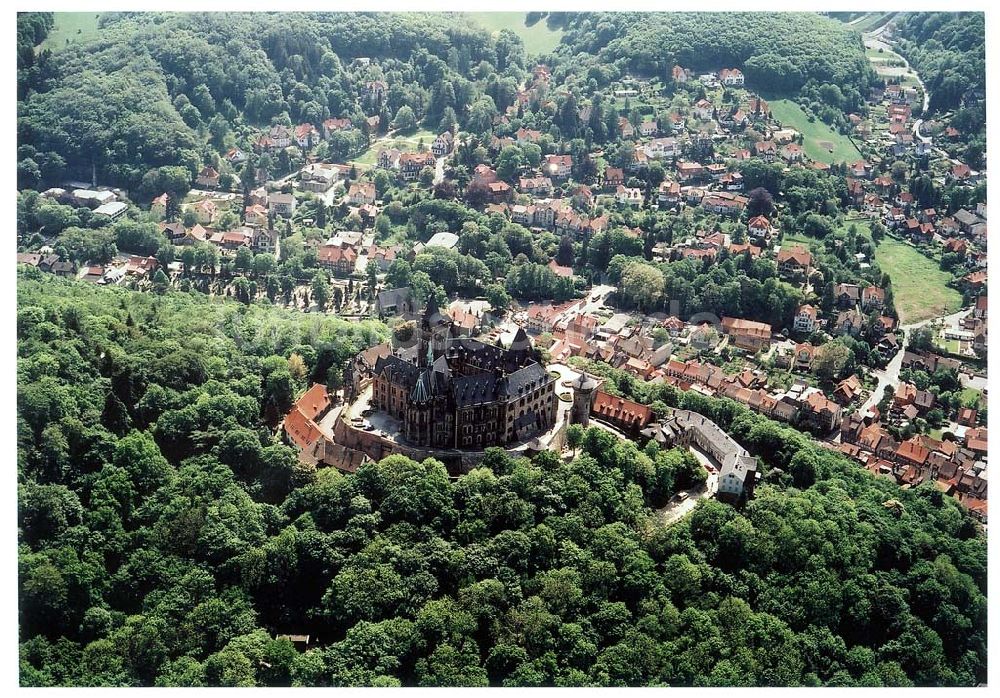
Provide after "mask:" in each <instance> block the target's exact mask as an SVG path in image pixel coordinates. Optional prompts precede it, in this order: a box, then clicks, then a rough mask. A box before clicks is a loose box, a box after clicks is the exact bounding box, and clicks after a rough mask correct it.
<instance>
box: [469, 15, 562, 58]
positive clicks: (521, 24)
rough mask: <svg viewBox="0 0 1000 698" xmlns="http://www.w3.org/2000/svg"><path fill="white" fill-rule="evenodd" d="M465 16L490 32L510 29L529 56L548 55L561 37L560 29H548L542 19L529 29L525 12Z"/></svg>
mask: <svg viewBox="0 0 1000 698" xmlns="http://www.w3.org/2000/svg"><path fill="white" fill-rule="evenodd" d="M465 16H466V17H468V18H469V19H471V20H472V21H473V22H475V23H476V24H478V25H480V26H481V27H483V28H484V29H488V30H490V31H491V32H498V31H500V30H501V29H510V30H511V31H512V32H514V33H515V34H517V35H518V36H519V37H521V41H523V42H524V50H525V52H526V53H527V54H528V55H529V56H530V55H537V54H540V53H550V52H551V51H552V50H553V49H555V47H556V46H558V45H559V41H560V40H561V39H562V35H563V30H562V29H557V30H556V31H552V30H551V29H549V28H548V26H547V25H546V23H545V18H544V17H543V18H542V19H540V20H538V21H537V22H535V23H534V24H533V25H531V26H530V27H529V26H528V25H527V24H525V20H526V18H527V16H528V13H527V12H466V13H465Z"/></svg>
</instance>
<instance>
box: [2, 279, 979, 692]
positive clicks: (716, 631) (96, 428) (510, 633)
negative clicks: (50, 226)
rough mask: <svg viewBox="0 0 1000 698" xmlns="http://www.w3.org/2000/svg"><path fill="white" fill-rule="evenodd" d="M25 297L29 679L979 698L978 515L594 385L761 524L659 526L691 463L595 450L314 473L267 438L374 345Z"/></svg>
mask: <svg viewBox="0 0 1000 698" xmlns="http://www.w3.org/2000/svg"><path fill="white" fill-rule="evenodd" d="M18 282H19V283H18V314H17V329H18V336H19V342H18V357H19V360H18V502H19V518H18V539H19V543H20V548H19V591H20V640H21V644H20V666H21V682H22V684H24V685H81V684H84V685H161V686H167V685H205V684H208V685H231V686H251V685H261V686H263V685H288V684H297V685H372V684H374V685H398V684H404V685H412V684H418V685H419V684H423V685H486V684H490V685H551V684H557V685H586V684H597V685H645V684H655V685H664V684H670V685H735V684H743V685H799V684H806V685H818V684H830V685H909V684H911V683H913V684H955V685H969V684H973V683H976V682H979V681H983V680H985V662H986V649H985V643H986V598H985V589H986V545H985V539H984V537H983V536H982V535H981V534H979V533H978V531H977V527H976V525H975V524H974V523H973V521H972V520H971V519H970V518H969V516H968V515H966V514H964V513H963V512H962V510H961V509H960V508H959V507H958V506H957V505H956V504H955V503H954V502H953V501H952V500H950V499H948V498H945V497H943V496H942V495H941V494H940V493H939V492H938V491H937V490H935V489H934V488H933V487H923V486H922V487H918V488H916V489H915V490H911V491H903V490H900V489H899V488H898V487H897V486H896V485H895V484H893V483H891V482H889V481H887V480H879V479H875V478H873V477H872V476H870V475H869V474H867V473H865V472H863V471H861V470H860V469H859V468H858V467H857V466H856V465H854V464H852V463H851V462H849V461H847V460H846V459H845V458H843V457H842V456H840V455H839V454H836V453H834V452H832V451H828V450H825V449H821V448H819V447H818V446H817V445H816V444H815V443H814V442H812V441H811V440H809V439H808V438H807V437H805V436H804V435H802V434H800V433H798V432H796V431H794V430H792V429H787V428H784V427H781V426H779V425H778V424H777V423H774V422H771V421H769V420H767V419H765V418H763V417H761V416H760V415H757V414H754V413H751V412H749V411H747V410H746V409H745V408H743V407H741V406H738V405H736V404H735V403H733V402H730V401H728V400H714V399H708V398H702V397H699V396H696V395H694V394H685V393H678V392H677V391H676V390H674V389H672V388H668V387H665V386H649V385H646V384H643V383H639V382H637V381H636V380H635V379H634V378H633V377H631V376H627V374H623V373H621V372H616V371H614V370H612V369H602V370H605V372H606V373H607V374H608V375H609V377H610V378H611V380H610V381H609V388H610V389H612V390H616V391H620V392H623V393H626V394H631V395H634V396H635V397H638V398H640V399H642V400H643V401H645V402H654V404H655V405H656V409H658V410H661V409H663V407H664V406H665V405H677V404H683V405H684V406H686V407H689V408H692V409H696V410H699V411H701V412H703V413H705V414H708V415H710V416H711V417H712V418H713V419H715V420H716V421H718V422H719V423H720V424H721V425H722V426H723V427H724V428H726V429H727V430H728V431H730V432H731V433H733V434H734V436H735V437H736V438H738V439H739V440H740V441H741V442H742V443H744V444H745V445H746V446H747V448H748V449H750V450H751V451H752V452H753V453H755V454H759V455H760V456H761V457H762V458H763V460H764V463H763V465H762V468H763V470H764V471H765V482H764V484H763V485H762V486H761V487H760V488H758V492H757V497H756V498H755V500H754V501H753V502H752V503H751V504H749V505H748V506H747V507H746V508H745V509H744V510H742V511H737V510H736V509H733V508H731V507H728V506H726V505H723V504H719V503H716V502H707V501H706V502H703V503H701V504H699V506H698V508H697V509H696V510H695V512H694V513H693V514H692V515H691V516H689V517H687V518H686V519H684V520H682V521H681V522H680V523H678V524H676V525H674V526H671V527H669V528H665V527H662V526H661V525H659V524H658V523H657V519H656V517H655V516H654V515H653V512H652V509H651V508H652V507H656V506H659V505H661V504H662V502H663V501H664V499H665V498H666V497H668V496H669V495H670V493H671V492H672V491H674V490H675V489H676V488H677V487H680V486H684V484H685V483H687V482H690V481H691V479H692V478H694V477H697V473H698V472H700V469H699V467H698V466H697V464H696V463H695V462H694V461H693V459H692V458H691V457H690V455H686V454H684V453H683V452H681V451H678V450H671V451H663V450H660V449H659V448H658V447H656V446H655V445H653V446H647V447H645V448H644V449H639V447H638V446H637V445H636V444H634V443H632V442H627V441H619V440H616V439H615V438H614V437H613V436H611V435H610V434H608V433H607V432H604V431H602V430H599V429H590V430H587V431H586V432H585V434H584V436H583V439H582V445H581V448H580V451H579V453H578V454H577V455H576V457H575V458H574V459H573V460H572V461H570V462H564V461H562V460H560V459H559V458H558V457H557V456H556V455H555V454H554V453H544V454H542V455H539V456H537V457H536V458H535V459H534V460H533V461H530V462H529V461H528V460H526V459H511V458H509V457H507V456H505V455H504V454H503V453H502V452H499V451H497V452H492V453H491V454H490V455H489V456H488V457H487V459H486V461H485V463H484V467H482V468H480V469H478V470H476V471H474V472H473V473H471V474H469V475H467V476H464V477H461V478H459V479H457V480H450V479H449V478H448V476H447V473H446V471H445V469H444V468H443V466H441V464H440V463H437V462H435V461H433V460H427V461H425V462H423V463H415V462H413V461H410V460H407V459H405V458H401V457H391V458H388V459H386V460H384V461H382V462H381V463H372V464H368V465H365V466H363V467H362V468H360V469H359V470H358V472H357V473H355V474H354V475H350V476H345V475H340V474H338V473H337V472H334V471H331V470H326V471H320V472H316V471H314V470H312V469H310V468H305V467H302V466H301V465H299V463H298V461H297V458H296V456H295V453H294V451H292V449H290V448H288V447H286V446H284V445H281V444H280V443H278V442H277V441H276V440H275V439H274V437H273V436H272V433H273V432H272V431H271V429H270V428H269V426H270V425H273V424H274V423H275V420H276V417H277V416H278V415H279V414H280V413H281V412H282V411H283V410H284V409H286V408H287V406H288V404H289V402H290V401H291V399H292V397H293V395H294V394H295V393H296V391H297V390H299V389H301V388H302V387H304V386H305V384H306V383H307V382H308V381H311V380H323V377H324V376H325V375H328V374H329V371H330V369H331V367H336V366H338V365H341V364H342V362H343V361H344V360H345V359H346V358H347V357H349V356H350V355H351V354H352V353H353V352H355V351H357V350H358V349H359V348H361V347H363V346H367V345H368V344H370V343H373V342H375V341H378V340H379V339H381V338H382V337H383V336H384V332H385V330H384V328H383V327H382V326H381V325H379V324H377V323H361V324H357V323H347V322H345V321H342V320H339V319H336V318H333V317H320V316H306V315H301V314H296V313H291V312H288V311H284V310H279V309H275V308H271V307H268V306H267V305H265V304H254V305H251V306H245V305H242V304H238V303H235V302H231V301H230V302H223V301H217V300H211V299H207V298H205V297H203V296H200V295H197V294H185V293H180V292H168V293H166V294H165V295H156V294H150V293H146V294H143V293H135V292H130V291H127V290H124V289H121V288H100V287H93V286H88V285H85V284H83V283H80V282H75V281H67V280H63V279H59V278H56V277H54V276H52V275H45V274H41V273H38V272H34V271H31V270H25V271H22V272H20V274H19V277H18ZM281 633H308V634H311V635H312V636H313V638H314V640H315V639H316V638H318V641H319V644H318V645H316V646H314V647H313V648H311V649H309V650H308V651H305V652H300V651H298V650H297V649H296V648H294V647H293V645H292V644H291V643H290V642H288V641H287V640H276V639H274V638H275V635H276V634H281Z"/></svg>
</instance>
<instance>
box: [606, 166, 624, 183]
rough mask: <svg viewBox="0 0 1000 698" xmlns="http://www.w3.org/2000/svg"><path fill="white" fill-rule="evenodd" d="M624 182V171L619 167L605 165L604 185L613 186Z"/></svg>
mask: <svg viewBox="0 0 1000 698" xmlns="http://www.w3.org/2000/svg"><path fill="white" fill-rule="evenodd" d="M624 183H625V173H624V171H622V169H621V168H620V167H606V168H605V169H604V186H605V187H607V188H614V187H618V186H621V185H622V184H624Z"/></svg>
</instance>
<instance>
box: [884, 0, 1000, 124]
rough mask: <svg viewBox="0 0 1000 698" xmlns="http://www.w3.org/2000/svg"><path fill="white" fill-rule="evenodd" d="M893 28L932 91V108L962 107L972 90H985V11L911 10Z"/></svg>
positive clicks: (940, 109)
mask: <svg viewBox="0 0 1000 698" xmlns="http://www.w3.org/2000/svg"><path fill="white" fill-rule="evenodd" d="M892 31H893V36H894V37H896V38H898V39H899V40H900V41H899V47H900V51H902V53H903V55H905V56H906V58H907V60H909V61H910V63H912V64H913V67H914V69H915V70H916V71H917V72H918V73H920V76H921V78H922V79H923V81H924V84H925V85H926V86H927V89H928V91H929V92H930V94H931V98H930V109H931V111H944V110H946V109H953V108H955V107H957V106H960V105H961V104H962V97H963V96H964V95H966V94H967V93H968V92H969V91H970V90H984V91H985V89H986V19H985V15H984V14H983V13H982V12H911V13H907V14H904V15H903V16H902V17H901V18H900V19H898V20H896V21H895V22H894V23H893V25H892Z"/></svg>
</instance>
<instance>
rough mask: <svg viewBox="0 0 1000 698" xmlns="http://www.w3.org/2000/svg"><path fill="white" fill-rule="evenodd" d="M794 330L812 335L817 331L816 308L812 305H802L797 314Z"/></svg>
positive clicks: (793, 325) (793, 324)
mask: <svg viewBox="0 0 1000 698" xmlns="http://www.w3.org/2000/svg"><path fill="white" fill-rule="evenodd" d="M792 328H793V329H794V330H795V331H796V332H801V333H804V334H812V332H813V331H814V330H815V329H816V308H814V307H813V306H811V305H808V304H806V305H800V306H799V309H798V310H797V311H796V312H795V319H794V321H793V323H792Z"/></svg>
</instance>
